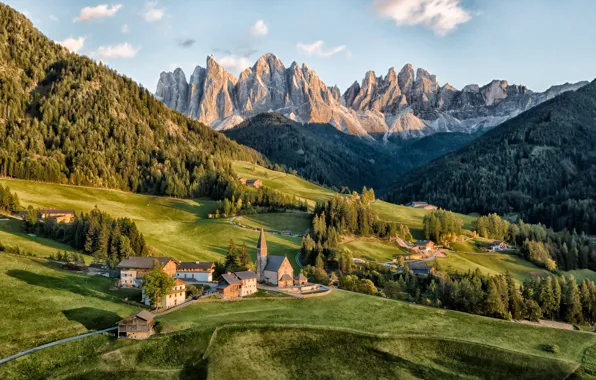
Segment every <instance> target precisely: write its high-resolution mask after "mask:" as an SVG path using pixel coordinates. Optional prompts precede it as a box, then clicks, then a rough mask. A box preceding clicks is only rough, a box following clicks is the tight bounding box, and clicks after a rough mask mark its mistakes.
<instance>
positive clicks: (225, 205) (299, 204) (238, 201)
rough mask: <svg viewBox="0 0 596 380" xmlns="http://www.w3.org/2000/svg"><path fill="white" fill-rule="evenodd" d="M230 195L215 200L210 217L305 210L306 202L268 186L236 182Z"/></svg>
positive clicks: (306, 207) (306, 208)
mask: <svg viewBox="0 0 596 380" xmlns="http://www.w3.org/2000/svg"><path fill="white" fill-rule="evenodd" d="M231 193H232V195H231V196H230V197H229V198H228V197H226V198H224V199H223V200H220V201H218V202H217V208H216V210H215V213H214V214H210V215H209V217H210V218H227V217H230V216H236V215H250V214H256V213H259V212H284V211H286V210H300V211H307V210H308V203H307V202H306V200H304V201H303V200H300V199H298V198H296V196H293V197H290V196H289V195H285V194H282V193H280V192H278V191H275V190H273V189H270V188H268V187H260V188H258V189H254V191H252V189H249V188H248V187H247V186H246V185H243V184H242V183H240V182H237V183H236V184H235V185H234V190H232V191H231Z"/></svg>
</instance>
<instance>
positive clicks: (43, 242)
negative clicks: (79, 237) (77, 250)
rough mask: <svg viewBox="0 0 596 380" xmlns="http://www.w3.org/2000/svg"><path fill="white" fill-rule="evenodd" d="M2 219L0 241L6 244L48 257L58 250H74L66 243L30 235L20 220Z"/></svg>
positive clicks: (0, 217)
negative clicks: (23, 228)
mask: <svg viewBox="0 0 596 380" xmlns="http://www.w3.org/2000/svg"><path fill="white" fill-rule="evenodd" d="M0 219H4V220H0V243H2V244H4V245H7V246H18V247H20V248H21V250H23V251H27V252H30V253H33V254H34V255H36V256H42V257H47V256H49V255H51V254H53V253H56V252H57V251H68V252H73V251H74V250H73V249H72V248H71V247H70V246H68V245H66V244H61V243H58V242H56V241H54V240H51V239H45V238H42V237H39V236H29V235H28V234H26V233H24V232H22V231H21V221H20V220H17V219H13V218H4V217H2V216H0ZM85 260H91V257H86V258H85Z"/></svg>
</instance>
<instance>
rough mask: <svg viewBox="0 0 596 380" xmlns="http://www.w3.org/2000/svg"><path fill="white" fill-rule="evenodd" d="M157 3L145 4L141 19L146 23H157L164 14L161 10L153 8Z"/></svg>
mask: <svg viewBox="0 0 596 380" xmlns="http://www.w3.org/2000/svg"><path fill="white" fill-rule="evenodd" d="M156 5H157V2H150V3H145V9H146V10H145V13H143V18H144V19H145V21H147V22H155V21H159V20H161V19H162V18H163V16H164V15H165V14H166V12H165V11H164V10H163V9H158V8H155V6H156Z"/></svg>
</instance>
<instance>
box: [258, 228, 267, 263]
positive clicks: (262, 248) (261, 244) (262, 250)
mask: <svg viewBox="0 0 596 380" xmlns="http://www.w3.org/2000/svg"><path fill="white" fill-rule="evenodd" d="M257 256H267V241H266V240H265V231H264V230H263V228H261V235H260V236H259V241H257Z"/></svg>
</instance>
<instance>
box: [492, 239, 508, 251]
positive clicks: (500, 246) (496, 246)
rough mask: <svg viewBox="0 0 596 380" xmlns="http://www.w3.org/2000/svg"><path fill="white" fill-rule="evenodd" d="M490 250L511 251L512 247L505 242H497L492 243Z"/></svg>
mask: <svg viewBox="0 0 596 380" xmlns="http://www.w3.org/2000/svg"><path fill="white" fill-rule="evenodd" d="M490 249H491V251H506V250H508V249H511V247H509V245H508V244H507V243H505V242H504V241H499V240H496V241H494V242H493V243H492V245H491V246H490Z"/></svg>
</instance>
